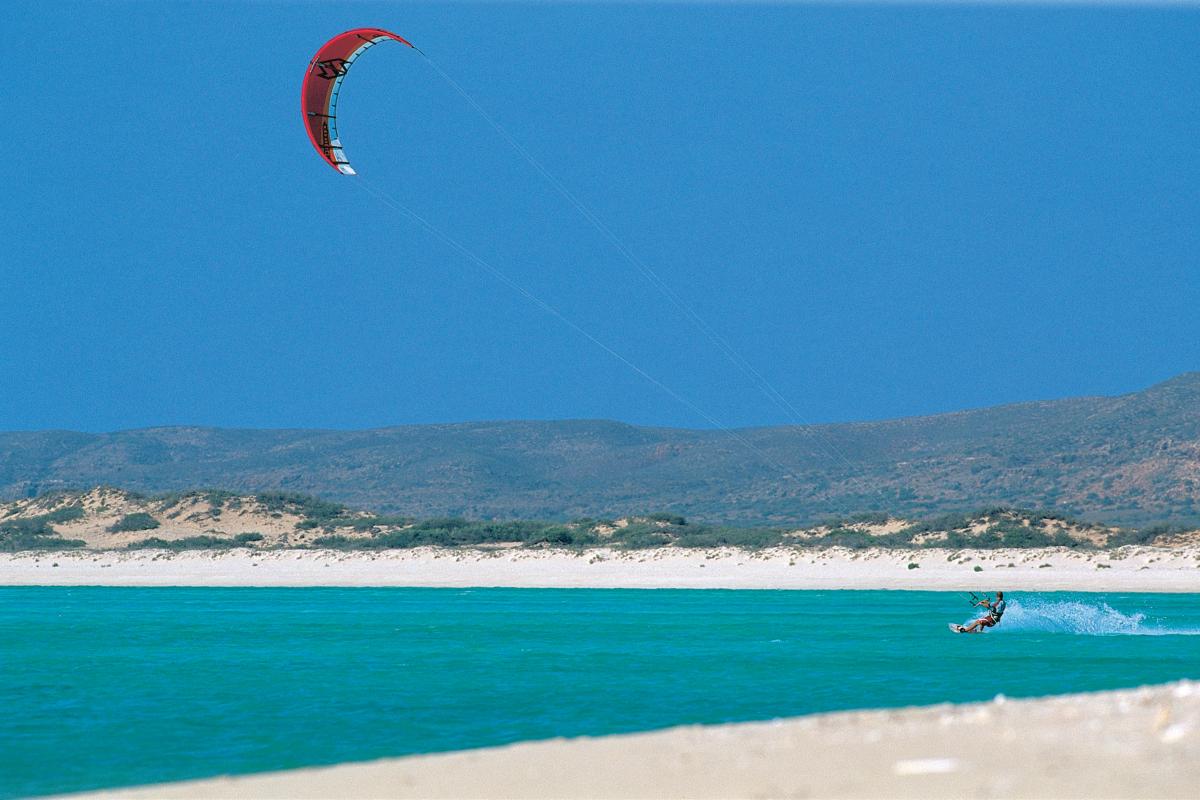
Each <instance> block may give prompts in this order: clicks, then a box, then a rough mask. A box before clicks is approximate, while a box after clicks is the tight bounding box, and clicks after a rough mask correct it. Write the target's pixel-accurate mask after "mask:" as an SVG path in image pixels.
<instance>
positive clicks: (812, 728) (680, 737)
mask: <svg viewBox="0 0 1200 800" xmlns="http://www.w3.org/2000/svg"><path fill="white" fill-rule="evenodd" d="M1198 787H1200V683H1188V682H1183V683H1176V684H1171V685H1167V686H1158V687H1152V688H1142V689H1130V690H1124V691H1117V692H1101V693H1096V694H1080V695H1065V696H1062V697H1053V698H1045V699H1039V700H1019V701H1005V700H1004V699H1003V698H997V699H996V700H995V701H993V702H991V703H981V704H971V705H961V706H951V705H943V706H932V707H928V708H910V709H896V710H891V711H861V712H849V713H839V714H821V715H815V716H810V717H800V718H797V719H790V720H778V721H773V722H765V723H747V724H739V725H721V726H691V727H682V728H673V729H670V730H665V731H659V732H655V733H644V734H633V735H626V736H609V737H603V738H598V739H572V740H562V739H556V740H550V741H544V742H529V743H524V744H516V745H510V746H507V747H497V748H489V749H485V750H470V751H464V752H459V753H446V754H440V755H429V756H415V757H410V758H398V759H388V760H382V761H373V762H366V763H362V764H344V765H340V766H336V767H326V768H315V769H301V770H294V771H290V772H279V773H267V774H263V775H254V776H247V777H240V778H217V779H213V780H204V781H192V782H186V783H177V784H166V785H159V786H152V787H144V788H140V789H123V790H117V791H110V792H100V793H95V794H89V795H84V796H85V797H92V798H131V799H132V798H164V800H169V798H230V799H231V800H232V799H233V798H240V799H242V800H249V799H253V800H261V799H263V798H296V799H297V800H302V799H303V798H342V797H354V798H383V797H388V798H476V797H478V798H493V797H505V798H557V799H558V800H568V799H569V798H618V797H619V798H660V797H661V798H672V797H679V798H741V797H869V798H879V797H897V798H942V797H946V798H950V797H970V798H975V797H978V798H985V797H986V798H1001V797H1053V798H1147V797H1150V798H1153V797H1162V798H1175V797H1179V798H1184V797H1187V798H1194V797H1196V796H1197V793H1198V791H1200V788H1198Z"/></svg>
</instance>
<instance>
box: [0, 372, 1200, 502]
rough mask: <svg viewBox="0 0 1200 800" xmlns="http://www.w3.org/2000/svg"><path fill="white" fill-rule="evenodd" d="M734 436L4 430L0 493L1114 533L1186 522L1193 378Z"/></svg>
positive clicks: (1193, 493) (509, 429)
mask: <svg viewBox="0 0 1200 800" xmlns="http://www.w3.org/2000/svg"><path fill="white" fill-rule="evenodd" d="M739 438H740V440H741V441H739V439H735V438H734V437H732V436H730V435H729V434H727V433H724V432H721V431H696V430H679V429H666V428H641V427H635V426H632V425H624V424H621V423H617V422H605V421H562V422H494V423H464V424H455V425H423V426H410V427H400V428H386V429H380V430H368V431H323V430H228V429H213V428H156V429H147V430H136V431H122V432H118V433H108V434H86V433H72V432H63V431H47V432H29V433H4V434H0V499H14V498H20V497H30V496H36V495H38V494H42V493H45V492H47V491H52V490H59V489H64V488H83V487H88V486H94V485H97V484H107V485H116V486H122V487H126V488H129V489H135V490H138V491H143V492H164V491H180V490H186V489H189V488H192V487H196V486H222V487H226V488H228V489H231V490H234V491H237V492H241V493H246V494H251V493H260V492H267V491H286V492H300V493H305V494H312V495H317V496H320V497H323V498H326V499H329V500H335V501H338V502H344V503H350V504H352V505H354V506H356V507H360V508H369V509H372V510H374V511H376V512H379V513H386V514H399V515H405V516H411V517H430V516H444V515H455V516H465V517H470V518H475V519H491V518H508V519H512V518H524V519H552V520H568V519H573V518H577V517H581V516H616V515H619V514H624V513H628V512H629V511H631V510H651V509H666V510H670V511H672V512H674V513H678V514H682V515H684V516H687V517H689V518H695V519H699V520H704V521H706V522H709V523H730V524H739V525H747V524H754V525H790V524H795V523H809V522H815V521H818V520H820V519H823V518H827V517H830V516H835V515H846V514H852V513H857V512H862V511H869V510H887V511H890V512H892V513H896V514H900V515H902V516H905V517H908V518H919V517H925V516H928V515H933V514H939V513H945V512H950V511H961V510H965V509H972V508H980V507H986V506H993V505H1005V506H1018V507H1026V508H1044V509H1051V510H1054V511H1055V512H1058V513H1063V514H1068V515H1073V516H1076V517H1079V518H1082V519H1089V520H1104V521H1108V522H1114V523H1120V524H1125V525H1152V524H1156V523H1167V522H1176V523H1196V522H1200V373H1193V374H1188V375H1183V376H1181V377H1179V378H1176V379H1173V380H1171V381H1167V382H1166V383H1162V384H1159V385H1157V386H1154V387H1151V388H1149V389H1146V390H1144V391H1141V392H1137V393H1134V394H1129V395H1124V396H1121V397H1089V398H1078V399H1068V400H1055V401H1048V402H1035V403H1023V404H1019V405H1011V406H1002V407H997V408H989V409H980V410H974V411H963V412H958V413H953V414H943V415H938V416H931V417H920V418H911V419H900V420H890V421H884V422H871V423H856V424H844V425H825V426H815V427H775V428H756V429H748V430H743V431H740V432H739ZM743 441H744V442H748V443H749V444H750V446H749V447H747V446H746V445H745V444H743Z"/></svg>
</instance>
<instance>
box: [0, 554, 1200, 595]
mask: <svg viewBox="0 0 1200 800" xmlns="http://www.w3.org/2000/svg"><path fill="white" fill-rule="evenodd" d="M911 565H916V566H911ZM0 586H145V587H150V586H181V587H183V586H194V587H204V586H208V587H236V586H246V587H252V586H258V587H289V586H290V587H305V586H310V587H317V586H330V587H336V586H341V587H354V586H361V587H414V588H415V587H443V588H482V587H509V588H594V589H819V590H832V589H905V590H914V591H921V590H928V591H964V590H978V589H980V588H981V587H990V588H1000V589H1005V590H1013V591H1090V592H1095V591H1110V592H1200V548H1198V547H1183V548H1155V547H1125V548H1121V549H1119V550H1115V551H1102V550H1094V551H1093V550H1089V551H1081V550H1073V549H1067V548H1047V549H1036V550H1034V549H1024V550H962V549H957V550H943V549H920V550H885V549H881V548H870V549H864V550H848V549H844V548H831V549H826V550H816V549H806V548H771V549H766V550H760V551H747V550H736V549H732V548H723V549H704V550H691V549H683V548H673V547H670V548H659V549H653V550H613V549H599V548H597V549H589V550H582V551H569V550H550V549H547V550H528V549H494V550H483V549H465V548H458V549H455V548H430V547H422V548H413V549H405V550H381V551H335V550H287V549H280V550H251V549H245V548H242V549H230V550H187V551H166V550H136V551H91V550H69V551H22V552H17V553H4V554H0Z"/></svg>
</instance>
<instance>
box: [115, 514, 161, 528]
mask: <svg viewBox="0 0 1200 800" xmlns="http://www.w3.org/2000/svg"><path fill="white" fill-rule="evenodd" d="M157 527H159V523H158V520H156V519H155V518H154V517H152V516H150V515H149V514H147V513H146V512H145V511H137V512H134V513H133V514H126V515H125V516H123V517H121V518H120V519H119V520H117V521H116V522H115V523H113V524H112V525H110V526H109V528H108V530H109V531H110V532H111V533H129V532H131V531H152V530H154V529H155V528H157Z"/></svg>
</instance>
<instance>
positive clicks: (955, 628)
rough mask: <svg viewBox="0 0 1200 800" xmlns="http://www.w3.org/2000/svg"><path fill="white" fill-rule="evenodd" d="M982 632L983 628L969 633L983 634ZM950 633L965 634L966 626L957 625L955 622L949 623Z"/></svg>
mask: <svg viewBox="0 0 1200 800" xmlns="http://www.w3.org/2000/svg"><path fill="white" fill-rule="evenodd" d="M983 631H984V628H980V629H978V630H974V631H971V633H983ZM950 632H951V633H967V631H966V626H965V625H959V624H958V623H957V622H951V623H950Z"/></svg>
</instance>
